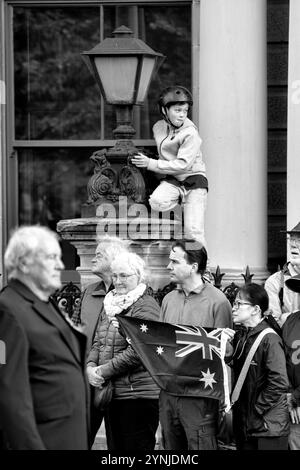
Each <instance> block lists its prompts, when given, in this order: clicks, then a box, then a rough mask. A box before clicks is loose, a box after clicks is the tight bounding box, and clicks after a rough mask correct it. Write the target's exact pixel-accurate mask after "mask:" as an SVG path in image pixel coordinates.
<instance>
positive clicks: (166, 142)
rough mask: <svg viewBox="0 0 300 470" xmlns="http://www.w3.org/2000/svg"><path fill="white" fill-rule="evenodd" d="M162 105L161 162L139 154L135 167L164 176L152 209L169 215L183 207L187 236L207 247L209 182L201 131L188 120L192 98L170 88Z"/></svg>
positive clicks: (158, 140)
mask: <svg viewBox="0 0 300 470" xmlns="http://www.w3.org/2000/svg"><path fill="white" fill-rule="evenodd" d="M158 105H159V109H160V113H161V115H162V118H163V119H161V120H159V121H158V122H156V123H155V124H154V126H153V134H154V138H155V141H156V144H157V149H158V154H159V158H158V160H156V159H153V158H149V157H147V156H146V155H144V154H142V153H139V154H137V155H135V156H134V157H133V158H132V163H133V164H134V165H136V166H137V167H138V168H147V170H149V171H153V172H155V173H158V174H160V175H162V179H161V182H160V184H159V186H158V187H157V188H156V189H155V190H154V192H153V193H152V195H151V196H150V199H149V203H150V206H151V207H152V208H153V209H154V210H156V211H161V212H165V211H170V210H171V209H174V208H175V207H176V206H177V205H178V203H182V205H183V207H184V232H185V233H184V236H185V237H187V238H194V239H196V240H198V241H199V242H201V243H202V244H203V245H206V242H205V235H204V215H205V209H206V200H207V191H208V182H207V178H206V169H205V163H204V161H203V158H202V153H201V150H200V147H201V142H202V141H201V138H200V136H199V132H198V129H197V127H196V126H195V124H194V123H193V122H192V121H191V120H190V119H189V118H188V117H187V116H188V112H189V110H190V108H191V106H192V105H193V99H192V95H191V93H190V92H189V90H187V89H186V88H184V87H182V86H170V87H167V88H165V89H164V90H163V91H162V92H161V95H160V97H159V100H158Z"/></svg>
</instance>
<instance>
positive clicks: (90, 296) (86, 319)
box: [80, 281, 106, 354]
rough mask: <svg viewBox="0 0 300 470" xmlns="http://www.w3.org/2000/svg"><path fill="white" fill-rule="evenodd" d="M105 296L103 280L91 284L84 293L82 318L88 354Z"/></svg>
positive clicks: (81, 308) (81, 309)
mask: <svg viewBox="0 0 300 470" xmlns="http://www.w3.org/2000/svg"><path fill="white" fill-rule="evenodd" d="M105 296H106V289H105V284H104V282H103V281H100V282H94V283H93V284H89V285H88V286H87V288H86V289H85V290H84V291H83V294H82V298H81V306H80V319H81V323H82V328H83V331H84V333H85V334H86V336H87V354H89V352H90V349H91V347H92V343H93V339H94V336H95V332H96V327H97V324H98V320H99V315H100V312H101V311H102V306H103V300H104V297H105Z"/></svg>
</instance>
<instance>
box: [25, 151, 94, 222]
mask: <svg viewBox="0 0 300 470" xmlns="http://www.w3.org/2000/svg"><path fill="white" fill-rule="evenodd" d="M95 150H96V149H95ZM92 153H93V149H82V148H77V149H74V148H70V149H56V148H52V149H24V150H22V151H19V223H20V224H32V223H40V224H43V225H47V226H48V227H50V228H52V229H53V230H55V229H56V224H57V222H58V221H59V220H61V219H72V218H76V217H80V215H81V214H80V212H81V204H83V203H84V202H85V201H86V199H87V191H86V185H87V182H88V179H89V177H90V176H91V174H92V172H93V165H92V163H91V161H90V160H89V157H90V156H91V154H92Z"/></svg>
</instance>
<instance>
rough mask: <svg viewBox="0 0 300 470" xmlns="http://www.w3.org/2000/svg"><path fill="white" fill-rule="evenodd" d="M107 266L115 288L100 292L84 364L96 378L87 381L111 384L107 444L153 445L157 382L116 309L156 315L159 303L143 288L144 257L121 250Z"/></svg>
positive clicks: (147, 447) (148, 317)
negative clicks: (123, 331)
mask: <svg viewBox="0 0 300 470" xmlns="http://www.w3.org/2000/svg"><path fill="white" fill-rule="evenodd" d="M111 272H112V280H113V283H114V289H113V290H111V291H110V292H108V294H107V295H106V296H105V298H104V302H103V311H102V314H101V315H100V318H101V321H99V323H98V327H97V332H96V336H95V339H94V342H93V345H92V348H91V351H90V354H89V357H88V364H87V367H88V369H89V368H96V369H95V370H97V373H98V376H99V378H98V380H96V379H95V378H93V379H90V383H91V385H93V386H95V387H100V391H101V387H102V385H103V382H104V385H105V383H107V381H110V382H111V384H112V388H113V394H112V400H111V401H110V402H109V403H108V404H107V405H106V407H105V422H106V437H107V447H108V450H127V451H130V450H131V451H132V450H134V451H137V450H141V451H148V450H153V449H154V447H155V433H156V429H157V426H158V395H159V388H158V387H157V385H156V384H155V383H154V381H153V379H152V378H151V376H150V375H149V373H148V372H147V371H146V369H145V368H144V367H143V365H142V363H141V362H140V359H139V358H138V356H137V355H136V354H135V352H134V351H133V349H132V348H131V346H130V345H129V344H128V342H127V341H126V339H125V338H124V337H123V336H122V335H121V334H120V332H119V329H118V322H117V321H116V319H115V315H116V314H122V315H126V316H130V317H136V318H142V319H145V320H156V321H158V318H159V306H158V304H157V302H156V301H155V300H154V298H153V297H151V296H150V295H149V294H148V292H147V286H146V284H145V282H144V281H145V263H144V261H143V260H142V259H141V258H140V257H139V256H138V255H136V254H135V253H122V254H121V255H120V256H119V257H118V258H116V259H115V260H114V261H113V262H112V264H111ZM88 375H89V377H91V376H92V374H88ZM93 377H95V374H93ZM96 397H97V395H96Z"/></svg>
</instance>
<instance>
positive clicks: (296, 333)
mask: <svg viewBox="0 0 300 470" xmlns="http://www.w3.org/2000/svg"><path fill="white" fill-rule="evenodd" d="M285 282H286V286H287V288H288V289H289V290H291V291H292V292H295V293H297V294H300V275H299V274H298V275H297V276H293V277H290V278H289V279H287V280H286V281H285ZM282 339H283V344H284V348H285V354H286V362H287V373H288V378H289V385H290V386H289V393H288V405H289V413H290V434H289V448H290V449H291V450H300V309H299V310H298V311H296V312H292V313H290V315H288V316H287V317H286V319H285V322H284V324H283V326H282Z"/></svg>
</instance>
